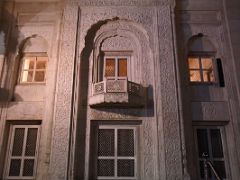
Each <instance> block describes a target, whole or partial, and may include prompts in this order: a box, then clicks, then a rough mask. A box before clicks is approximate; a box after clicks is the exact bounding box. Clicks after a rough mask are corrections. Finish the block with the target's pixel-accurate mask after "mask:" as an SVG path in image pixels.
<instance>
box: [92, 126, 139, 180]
mask: <svg viewBox="0 0 240 180" xmlns="http://www.w3.org/2000/svg"><path fill="white" fill-rule="evenodd" d="M136 132H137V131H136V127H131V126H108V125H102V126H99V128H98V131H97V167H96V171H97V172H96V176H97V179H137V175H136V174H137V172H136V169H137V167H136V166H137V148H136V144H137V136H136Z"/></svg>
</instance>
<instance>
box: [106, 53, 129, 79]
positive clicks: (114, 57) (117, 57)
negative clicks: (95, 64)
mask: <svg viewBox="0 0 240 180" xmlns="http://www.w3.org/2000/svg"><path fill="white" fill-rule="evenodd" d="M106 59H114V63H115V72H114V73H115V75H114V76H106V71H105V70H106ZM119 59H126V60H127V76H118V61H119ZM129 59H130V58H129V56H125V55H115V56H114V55H112V56H110V55H106V56H104V58H103V79H105V78H107V79H126V78H128V76H129Z"/></svg>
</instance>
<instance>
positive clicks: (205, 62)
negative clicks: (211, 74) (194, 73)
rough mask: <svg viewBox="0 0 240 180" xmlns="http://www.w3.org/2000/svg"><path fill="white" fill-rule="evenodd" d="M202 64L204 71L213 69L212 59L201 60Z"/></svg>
mask: <svg viewBox="0 0 240 180" xmlns="http://www.w3.org/2000/svg"><path fill="white" fill-rule="evenodd" d="M201 63H202V68H203V69H208V70H212V69H213V64H212V58H201Z"/></svg>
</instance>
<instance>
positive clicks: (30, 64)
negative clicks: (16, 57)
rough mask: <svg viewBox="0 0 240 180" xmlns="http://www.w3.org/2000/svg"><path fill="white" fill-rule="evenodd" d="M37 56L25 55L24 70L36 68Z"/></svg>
mask: <svg viewBox="0 0 240 180" xmlns="http://www.w3.org/2000/svg"><path fill="white" fill-rule="evenodd" d="M35 60H36V58H35V57H25V60H24V65H23V70H28V69H34V62H35Z"/></svg>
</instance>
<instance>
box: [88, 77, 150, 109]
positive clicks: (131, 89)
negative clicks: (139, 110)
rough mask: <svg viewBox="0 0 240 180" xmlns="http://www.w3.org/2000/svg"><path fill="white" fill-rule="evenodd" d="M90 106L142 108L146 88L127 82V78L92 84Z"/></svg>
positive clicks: (110, 79) (106, 79) (108, 79)
mask: <svg viewBox="0 0 240 180" xmlns="http://www.w3.org/2000/svg"><path fill="white" fill-rule="evenodd" d="M92 88H93V89H92V97H91V98H90V105H99V104H102V105H107V104H117V105H121V104H122V105H123V104H124V105H128V106H131V105H134V106H143V104H144V102H143V101H144V100H145V94H146V88H144V87H142V86H141V85H140V84H137V83H134V82H131V81H128V79H127V78H117V79H113V78H105V79H104V81H101V82H97V83H94V84H93V87H92Z"/></svg>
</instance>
